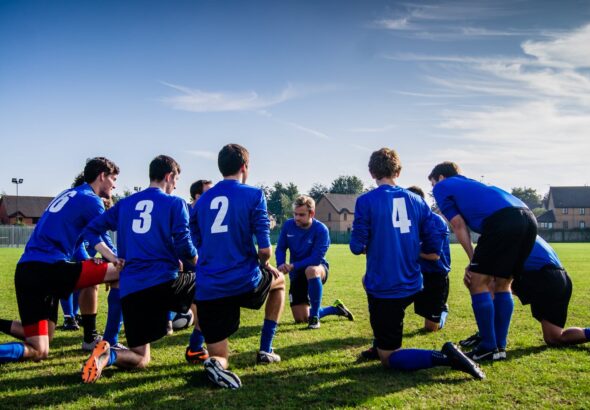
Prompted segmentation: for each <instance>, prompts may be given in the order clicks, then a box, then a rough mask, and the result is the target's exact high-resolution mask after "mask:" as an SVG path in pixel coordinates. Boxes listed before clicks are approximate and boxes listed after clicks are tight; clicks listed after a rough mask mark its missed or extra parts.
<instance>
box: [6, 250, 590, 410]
mask: <svg viewBox="0 0 590 410" xmlns="http://www.w3.org/2000/svg"><path fill="white" fill-rule="evenodd" d="M555 249H556V250H557V252H558V254H559V255H560V258H561V260H562V262H563V263H564V265H565V266H566V268H567V270H568V272H569V273H570V275H571V277H572V278H573V282H574V293H573V297H572V301H571V303H570V312H569V319H568V324H569V325H573V326H582V327H584V326H590V294H589V292H588V289H589V288H590V275H588V266H590V244H555ZM21 252H22V251H21V250H15V249H0V317H2V318H16V317H17V308H16V300H15V296H14V290H13V289H14V285H13V274H14V266H15V264H16V261H17V259H18V257H19V255H20V253H21ZM452 256H453V271H452V272H451V294H450V298H449V304H450V308H451V311H450V315H449V320H448V322H447V326H446V327H445V329H444V331H442V332H438V333H435V334H423V333H421V332H420V331H419V330H418V329H419V328H420V327H421V325H422V319H421V318H419V317H417V316H416V315H415V314H413V310H412V307H410V308H409V309H408V310H407V315H406V320H405V331H404V346H405V347H420V348H427V349H433V348H434V349H439V348H440V347H441V346H442V344H443V343H444V342H445V341H447V340H453V341H458V340H459V339H461V338H464V337H466V336H468V335H470V334H471V333H472V332H473V331H474V330H475V324H474V321H473V315H472V311H471V306H470V298H469V296H468V294H467V291H466V290H465V289H464V288H463V286H462V284H461V279H462V276H461V275H462V273H461V272H462V270H463V267H464V266H465V265H466V262H467V260H466V258H465V256H464V254H463V252H462V251H461V249H460V248H459V247H458V246H456V245H453V248H452ZM328 258H329V261H330V265H331V269H330V271H331V272H330V279H329V281H328V283H327V286H326V287H325V289H324V298H325V299H324V300H325V302H327V303H331V302H332V300H334V299H335V298H337V297H338V298H341V299H343V300H344V302H345V303H346V304H347V305H348V306H349V307H350V308H351V309H352V310H353V311H354V313H355V315H356V321H355V322H348V321H346V320H343V319H341V318H326V319H325V320H324V321H322V327H321V329H320V330H317V331H307V330H304V329H303V326H302V325H296V324H294V323H292V319H291V314H290V311H289V309H288V308H287V309H286V311H285V314H284V316H283V324H282V325H281V326H280V328H279V332H278V336H277V338H276V342H275V348H276V350H277V352H278V353H279V354H280V355H281V356H282V358H283V362H281V363H280V364H278V365H271V366H267V367H263V366H256V365H255V363H254V361H255V351H256V350H257V348H258V341H259V332H260V325H261V322H262V313H261V312H259V311H246V310H244V311H243V315H242V327H241V328H240V330H239V331H238V332H237V333H236V334H235V335H234V336H232V338H231V339H230V345H231V349H232V356H231V358H230V362H231V367H232V369H233V370H234V371H235V372H236V373H238V374H239V376H240V377H241V379H242V382H243V384H244V387H243V388H242V389H241V390H239V391H222V390H219V389H215V388H212V387H210V386H209V385H208V383H207V382H206V380H205V378H204V375H203V372H202V369H201V367H200V366H196V367H195V366H190V365H188V364H186V363H185V362H184V349H185V346H186V344H187V340H188V336H189V331H188V330H185V331H182V332H178V333H176V334H174V335H173V336H170V337H167V338H165V339H163V340H161V341H159V342H156V343H155V344H154V345H153V346H152V362H151V364H150V367H149V368H148V369H147V370H144V371H121V370H119V369H116V368H109V369H107V370H105V372H104V373H103V377H102V378H101V379H100V380H99V381H98V383H96V384H95V385H83V384H82V383H80V378H79V370H80V366H81V364H82V363H83V362H84V360H85V359H86V354H83V353H82V352H81V351H80V343H81V332H61V331H58V332H57V333H56V337H55V339H54V341H53V343H52V346H51V353H50V358H49V359H48V360H46V361H44V362H41V363H12V364H6V365H2V366H1V367H0V408H15V407H20V408H35V407H49V408H64V407H68V408H69V407H74V408H84V409H87V408H112V407H118V408H137V407H142V408H146V407H147V408H157V407H167V408H170V407H174V408H177V409H181V408H238V407H240V408H254V407H256V408H258V407H269V408H278V407H280V408H319V407H321V408H328V407H330V408H332V407H345V408H346V407H361V408H374V407H381V408H392V407H396V408H399V407H419V408H433V407H436V408H449V407H455V408H456V407H466V408H474V407H477V408H498V407H501V408H506V407H508V406H510V407H526V408H530V407H542V408H555V407H571V408H589V407H590V372H589V371H588V369H589V368H590V345H581V346H577V347H571V348H562V349H554V348H547V347H545V345H544V342H543V339H542V335H541V328H540V325H539V323H538V322H536V321H535V320H534V319H533V318H532V317H531V315H530V310H529V307H528V306H527V307H523V306H522V305H521V304H520V303H519V302H518V301H517V302H516V307H515V312H514V319H513V322H512V327H511V331H510V335H509V352H508V354H509V360H507V361H505V362H500V363H494V364H486V365H484V370H485V372H486V374H487V379H486V380H484V381H481V382H478V381H473V380H471V379H470V378H469V377H467V376H466V375H464V374H463V373H459V372H455V371H450V370H448V369H446V368H436V369H430V370H423V371H418V372H415V373H401V372H396V371H388V370H384V369H382V368H381V366H380V364H378V363H377V362H361V363H359V362H357V356H358V354H359V352H360V351H361V350H362V349H364V348H365V347H367V346H368V345H369V343H370V341H371V329H370V325H369V321H368V312H367V305H366V298H365V295H364V292H363V290H362V286H361V282H360V279H361V276H362V273H363V271H364V258H363V257H355V256H353V255H351V254H350V252H349V251H348V248H347V247H346V246H344V245H335V246H332V248H331V249H330V252H329V255H328ZM100 303H101V306H102V309H101V312H100V315H99V328H102V327H103V326H104V320H105V313H106V312H105V311H106V294H105V293H104V291H101V294H100ZM122 339H123V341H124V337H123V338H122ZM10 340H11V338H10V337H8V336H5V335H0V342H6V341H10Z"/></svg>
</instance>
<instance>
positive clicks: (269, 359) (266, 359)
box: [256, 350, 281, 364]
mask: <svg viewBox="0 0 590 410" xmlns="http://www.w3.org/2000/svg"><path fill="white" fill-rule="evenodd" d="M280 361H281V356H279V355H278V354H276V353H275V352H274V351H272V352H270V353H268V352H263V351H262V350H260V351H259V352H258V353H257V354H256V363H258V364H270V363H278V362H280Z"/></svg>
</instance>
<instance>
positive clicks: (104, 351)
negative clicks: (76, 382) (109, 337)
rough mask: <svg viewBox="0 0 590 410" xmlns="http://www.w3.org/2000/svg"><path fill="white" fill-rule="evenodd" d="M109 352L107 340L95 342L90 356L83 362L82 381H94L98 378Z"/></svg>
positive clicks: (107, 360)
mask: <svg viewBox="0 0 590 410" xmlns="http://www.w3.org/2000/svg"><path fill="white" fill-rule="evenodd" d="M110 354H111V348H110V346H109V342H107V341H106V340H101V341H99V342H98V343H97V344H96V346H95V347H94V349H93V350H92V353H91V354H90V357H89V358H88V360H86V363H84V367H82V381H83V382H84V383H94V382H95V381H96V380H98V378H99V377H100V375H101V374H102V369H104V368H105V367H106V365H107V363H108V362H109V357H110Z"/></svg>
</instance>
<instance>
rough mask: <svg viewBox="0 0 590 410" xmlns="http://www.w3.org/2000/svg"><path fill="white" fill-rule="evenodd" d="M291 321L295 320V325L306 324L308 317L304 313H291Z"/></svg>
mask: <svg viewBox="0 0 590 410" xmlns="http://www.w3.org/2000/svg"><path fill="white" fill-rule="evenodd" d="M293 319H295V323H307V321H308V320H309V315H306V314H304V313H293Z"/></svg>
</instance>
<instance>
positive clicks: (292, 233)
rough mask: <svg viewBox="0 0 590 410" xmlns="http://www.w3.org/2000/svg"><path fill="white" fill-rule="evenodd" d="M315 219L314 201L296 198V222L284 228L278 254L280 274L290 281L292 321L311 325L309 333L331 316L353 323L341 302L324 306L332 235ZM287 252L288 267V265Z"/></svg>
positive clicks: (287, 223)
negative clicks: (323, 318) (324, 291)
mask: <svg viewBox="0 0 590 410" xmlns="http://www.w3.org/2000/svg"><path fill="white" fill-rule="evenodd" d="M314 216H315V201H314V200H313V198H311V197H309V196H307V195H301V196H299V197H297V198H296V199H295V202H294V203H293V218H292V219H289V220H288V221H286V222H285V223H284V224H283V227H282V229H281V234H280V236H279V241H278V243H277V250H276V258H277V265H278V270H280V271H281V272H283V273H288V274H289V278H290V279H291V284H290V286H289V301H290V303H291V312H292V313H293V318H294V319H295V322H297V323H303V322H308V326H307V327H308V329H319V327H320V319H321V318H322V317H324V316H328V315H337V316H344V317H346V318H348V320H354V316H353V315H352V313H351V312H350V310H348V309H347V308H346V306H344V303H342V301H341V300H340V299H336V301H335V302H334V305H333V306H326V307H322V306H321V305H322V293H323V287H324V284H325V283H326V280H328V267H329V265H328V261H327V260H326V252H327V251H328V247H329V246H330V234H329V232H328V228H327V227H326V225H324V224H323V223H321V222H320V221H318V220H317V219H315V218H314ZM287 249H288V250H289V263H286V252H287ZM310 305H311V306H310Z"/></svg>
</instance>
